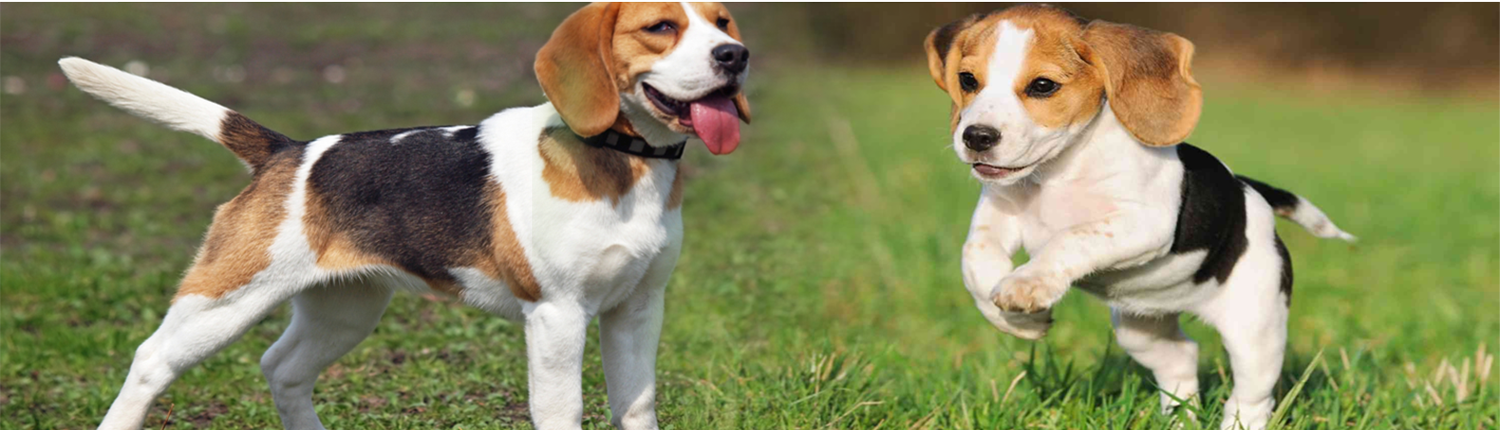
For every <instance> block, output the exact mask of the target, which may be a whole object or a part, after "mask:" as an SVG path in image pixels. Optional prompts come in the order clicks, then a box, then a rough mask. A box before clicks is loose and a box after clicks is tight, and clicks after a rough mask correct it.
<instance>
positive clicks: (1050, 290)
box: [990, 272, 1068, 314]
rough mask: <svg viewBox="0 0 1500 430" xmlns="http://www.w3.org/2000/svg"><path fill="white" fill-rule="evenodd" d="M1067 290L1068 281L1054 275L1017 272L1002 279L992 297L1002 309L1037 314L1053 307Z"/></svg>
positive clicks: (996, 305) (992, 292)
mask: <svg viewBox="0 0 1500 430" xmlns="http://www.w3.org/2000/svg"><path fill="white" fill-rule="evenodd" d="M1067 290H1068V284H1067V282H1065V281H1062V280H1058V279H1054V277H1050V276H1034V275H1027V274H1022V273H1021V272H1016V273H1012V274H1011V275H1010V276H1006V277H1005V279H1001V280H1000V285H996V286H995V289H994V290H993V291H991V293H990V294H991V296H990V297H991V299H992V300H994V302H995V307H998V308H1000V310H1002V311H1005V312H1010V313H1021V314H1035V313H1040V312H1043V311H1047V310H1050V309H1052V305H1053V304H1056V303H1057V301H1058V300H1059V299H1061V298H1062V295H1063V293H1065V292H1067Z"/></svg>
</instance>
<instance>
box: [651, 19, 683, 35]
mask: <svg viewBox="0 0 1500 430" xmlns="http://www.w3.org/2000/svg"><path fill="white" fill-rule="evenodd" d="M674 31H677V25H676V24H673V23H672V22H671V21H662V22H658V23H656V24H652V25H651V26H650V27H646V32H647V33H656V34H664V33H670V32H674Z"/></svg>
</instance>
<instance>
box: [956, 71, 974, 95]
mask: <svg viewBox="0 0 1500 430" xmlns="http://www.w3.org/2000/svg"><path fill="white" fill-rule="evenodd" d="M958 85H959V86H960V87H963V89H964V92H969V93H972V92H974V91H975V90H978V89H979V80H978V79H974V74H973V73H969V72H963V73H959V74H958Z"/></svg>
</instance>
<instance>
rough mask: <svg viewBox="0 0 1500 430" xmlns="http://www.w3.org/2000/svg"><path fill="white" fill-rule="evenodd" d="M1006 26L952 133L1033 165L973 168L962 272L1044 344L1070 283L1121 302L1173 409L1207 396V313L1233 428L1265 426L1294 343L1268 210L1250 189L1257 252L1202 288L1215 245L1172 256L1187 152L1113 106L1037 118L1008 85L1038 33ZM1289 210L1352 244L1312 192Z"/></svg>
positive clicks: (1118, 319) (976, 292) (987, 310)
mask: <svg viewBox="0 0 1500 430" xmlns="http://www.w3.org/2000/svg"><path fill="white" fill-rule="evenodd" d="M997 28H998V31H997V36H996V42H995V43H996V48H995V51H994V57H992V58H991V59H990V60H989V62H988V67H989V69H988V72H989V73H988V82H985V83H984V84H985V85H986V87H985V88H984V89H983V90H982V91H981V92H980V93H979V94H978V96H977V97H976V98H975V100H974V101H973V103H971V104H970V106H968V107H966V108H965V109H963V110H962V111H961V112H960V121H959V123H958V127H957V129H956V130H955V132H954V135H953V137H952V138H953V141H954V149H955V151H956V152H957V153H958V156H959V159H961V160H962V161H964V162H965V163H969V164H972V163H980V162H983V163H986V164H992V165H998V166H1002V167H1022V166H1027V167H1026V168H1025V169H1022V170H1020V171H1018V172H1015V173H1013V174H1011V175H1009V176H1006V177H1005V178H1003V179H986V178H985V177H983V176H980V175H978V174H977V173H976V176H978V177H979V178H980V179H981V181H983V183H984V191H983V192H982V193H981V195H980V198H979V203H978V207H977V208H976V209H975V212H974V219H973V223H972V226H971V227H970V230H969V237H968V240H967V242H966V243H965V244H964V250H963V271H964V282H965V286H966V287H967V289H968V290H969V292H970V294H971V295H972V296H973V297H974V303H975V305H976V306H977V307H978V308H979V310H980V313H981V314H983V315H984V317H985V318H986V319H987V320H989V322H990V323H991V324H992V325H994V326H995V327H996V328H998V329H1000V330H1001V331H1003V332H1006V333H1010V334H1012V335H1015V336H1017V337H1021V338H1025V339H1038V338H1041V337H1042V336H1044V335H1045V334H1046V332H1047V329H1048V328H1049V327H1050V324H1051V315H1050V313H1051V308H1052V306H1053V305H1054V304H1056V303H1057V301H1058V300H1061V299H1062V297H1063V295H1064V294H1066V293H1067V292H1068V290H1069V289H1070V288H1071V287H1072V286H1077V287H1079V288H1081V289H1083V290H1085V291H1087V292H1089V293H1092V294H1094V295H1096V296H1098V297H1100V298H1101V299H1103V300H1105V301H1106V302H1107V303H1108V304H1109V305H1110V307H1111V308H1112V320H1113V321H1114V325H1115V333H1116V335H1117V339H1118V341H1119V343H1120V345H1121V346H1122V347H1123V348H1124V349H1125V351H1126V352H1127V353H1129V354H1130V356H1131V357H1132V358H1134V359H1135V360H1136V361H1137V362H1139V363H1141V364H1142V365H1143V366H1145V367H1146V368H1148V369H1150V370H1151V371H1152V373H1153V374H1154V375H1155V377H1156V380H1157V384H1158V386H1159V387H1160V388H1161V389H1162V396H1161V397H1162V399H1161V403H1162V407H1163V408H1164V410H1170V409H1171V408H1172V407H1174V406H1177V405H1178V403H1179V402H1178V401H1177V399H1186V400H1190V401H1196V400H1195V399H1196V397H1195V396H1196V395H1197V392H1198V381H1197V359H1198V347H1197V344H1196V343H1194V342H1193V340H1192V339H1190V338H1188V337H1187V336H1186V335H1185V334H1183V333H1182V331H1181V329H1180V328H1179V327H1178V317H1179V315H1181V314H1183V313H1189V314H1193V315H1197V316H1199V317H1201V318H1202V319H1203V320H1204V321H1206V322H1208V323H1209V324H1212V325H1213V326H1214V327H1215V328H1217V329H1218V330H1219V332H1220V333H1221V334H1222V335H1223V338H1224V344H1225V347H1226V349H1228V351H1229V354H1230V358H1231V364H1232V367H1233V369H1234V374H1235V376H1234V382H1235V387H1234V391H1233V395H1232V396H1231V398H1230V400H1229V403H1228V404H1227V405H1226V407H1225V411H1226V418H1225V420H1224V422H1223V424H1222V428H1224V429H1230V428H1236V427H1235V426H1236V425H1243V426H1244V427H1245V428H1247V429H1251V430H1258V429H1261V428H1264V427H1265V426H1266V424H1267V421H1268V419H1269V417H1270V412H1271V409H1272V406H1274V402H1273V400H1272V398H1271V395H1272V388H1273V386H1274V385H1275V382H1276V378H1277V377H1278V375H1279V374H1280V369H1281V359H1282V354H1283V351H1284V349H1285V346H1286V345H1285V344H1286V342H1285V339H1286V316H1287V306H1286V303H1287V300H1288V298H1287V297H1286V296H1285V295H1284V294H1282V293H1281V291H1280V282H1281V278H1280V275H1281V273H1282V270H1283V269H1284V268H1283V267H1281V266H1282V262H1281V258H1280V256H1279V254H1278V253H1277V250H1276V245H1275V221H1274V214H1273V213H1272V211H1271V208H1270V206H1269V205H1268V204H1267V203H1266V201H1265V199H1264V198H1262V197H1261V196H1260V195H1259V194H1257V193H1256V192H1255V191H1254V190H1252V189H1250V188H1249V187H1245V194H1244V199H1245V207H1246V217H1247V227H1246V230H1245V234H1246V236H1247V237H1248V239H1249V246H1248V249H1246V251H1245V252H1244V254H1243V255H1242V256H1241V257H1240V259H1239V260H1238V261H1237V262H1236V264H1235V270H1233V272H1232V273H1231V275H1230V276H1229V277H1228V278H1227V279H1226V281H1225V282H1224V285H1219V283H1218V281H1216V280H1214V279H1209V280H1207V281H1206V282H1204V283H1195V282H1193V281H1192V278H1193V276H1192V275H1193V273H1194V272H1195V271H1196V270H1197V269H1198V268H1199V267H1200V266H1201V264H1202V262H1203V260H1204V258H1206V257H1207V252H1206V251H1196V252H1188V253H1182V254H1171V253H1170V250H1171V247H1172V242H1173V239H1174V236H1175V232H1176V227H1177V225H1176V221H1177V219H1178V217H1177V215H1178V213H1177V212H1178V208H1179V207H1180V206H1181V204H1182V201H1181V199H1182V198H1183V196H1182V194H1181V190H1182V180H1183V174H1184V170H1183V165H1182V162H1181V161H1180V160H1179V159H1178V156H1177V148H1175V147H1150V146H1146V145H1144V144H1142V143H1140V142H1139V141H1137V140H1136V139H1135V138H1134V137H1132V136H1131V134H1130V133H1129V132H1128V131H1127V130H1126V129H1125V127H1124V125H1123V124H1121V123H1120V121H1119V120H1118V118H1116V117H1115V114H1114V112H1113V111H1112V110H1111V109H1110V107H1109V106H1108V105H1107V104H1106V105H1100V106H1098V107H1097V108H1098V109H1099V113H1098V114H1097V116H1095V117H1094V118H1093V119H1092V120H1090V121H1084V122H1082V123H1080V124H1074V125H1070V126H1067V127H1060V128H1056V129H1051V128H1047V127H1042V126H1040V125H1038V124H1037V122H1036V121H1034V120H1033V119H1032V118H1030V116H1029V114H1028V112H1027V111H1026V109H1025V107H1024V106H1023V105H1022V104H1021V101H1020V100H1019V98H1017V97H1016V95H1015V94H1014V92H1013V91H1012V89H1011V88H1012V83H1013V82H1015V81H1016V78H1018V75H1017V74H1018V73H1020V69H1019V67H1020V65H1021V64H1024V63H1025V62H1026V61H1025V60H1026V55H1028V53H1029V49H1028V47H1029V46H1031V45H1032V44H1033V43H1035V42H1036V41H1035V40H1034V39H1033V38H1034V36H1035V34H1034V33H1033V32H1031V31H1030V30H1026V31H1022V30H1019V29H1017V28H1016V27H1015V26H1013V25H1012V24H1011V23H1010V22H1008V21H1002V22H1001V23H999V24H998V26H997ZM1090 108H1093V107H1090ZM975 124H980V125H987V126H990V127H994V128H995V129H997V130H1000V131H1001V139H1000V141H999V143H998V144H997V145H995V147H993V148H989V149H987V150H986V151H982V152H980V151H973V150H970V149H968V148H967V147H966V146H965V145H964V144H963V139H962V133H963V129H964V128H966V127H967V126H969V125H975ZM1289 216H1290V217H1291V218H1292V219H1293V220H1294V221H1297V222H1298V223H1299V224H1302V225H1303V226H1305V227H1307V228H1308V229H1309V230H1310V231H1312V232H1313V233H1314V234H1316V235H1318V236H1320V237H1338V238H1345V239H1349V238H1352V236H1349V235H1348V234H1347V233H1344V232H1342V231H1340V230H1338V228H1337V227H1334V226H1333V224H1332V222H1330V221H1328V219H1327V217H1326V216H1324V215H1323V214H1322V212H1321V211H1318V210H1317V209H1316V207H1313V206H1312V205H1311V204H1310V203H1307V202H1306V201H1305V200H1303V201H1301V202H1300V204H1299V205H1298V207H1297V209H1296V211H1295V213H1294V214H1291V215H1289ZM1021 249H1024V250H1026V251H1027V253H1028V254H1029V255H1030V256H1031V259H1030V261H1028V262H1027V263H1026V264H1023V265H1021V266H1020V267H1014V265H1013V264H1012V263H1011V261H1010V258H1011V256H1012V255H1013V254H1014V253H1015V252H1016V251H1018V250H1021ZM1033 298H1035V300H1033ZM997 303H998V304H1003V305H1005V306H1006V308H1014V309H1017V310H1018V312H1010V311H1006V310H1004V309H1002V306H999V305H997ZM1018 303H1020V304H1034V305H1036V306H1035V307H1034V308H1032V310H1034V312H1029V313H1027V312H1019V310H1021V309H1020V308H1015V306H1014V305H1015V304H1018Z"/></svg>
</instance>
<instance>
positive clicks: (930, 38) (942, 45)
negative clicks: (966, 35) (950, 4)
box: [922, 17, 973, 91]
mask: <svg viewBox="0 0 1500 430" xmlns="http://www.w3.org/2000/svg"><path fill="white" fill-rule="evenodd" d="M972 22H973V17H968V18H964V19H960V20H958V21H953V22H950V23H948V24H947V25H944V26H942V27H938V28H935V29H933V30H932V32H931V33H928V34H927V40H925V41H923V42H922V44H923V45H924V46H925V47H926V48H927V72H928V73H931V74H932V81H933V82H935V83H937V86H938V88H942V89H943V91H948V54H949V53H950V51H952V48H953V42H954V41H955V40H957V39H958V33H959V32H960V31H962V30H963V29H964V28H967V27H968V26H969V24H970V23H972Z"/></svg>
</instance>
